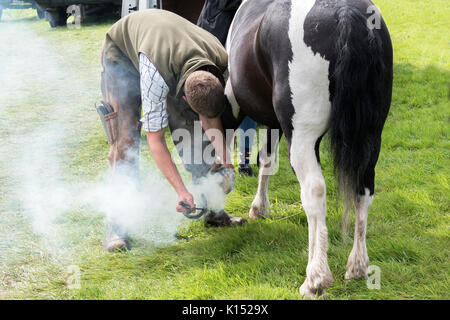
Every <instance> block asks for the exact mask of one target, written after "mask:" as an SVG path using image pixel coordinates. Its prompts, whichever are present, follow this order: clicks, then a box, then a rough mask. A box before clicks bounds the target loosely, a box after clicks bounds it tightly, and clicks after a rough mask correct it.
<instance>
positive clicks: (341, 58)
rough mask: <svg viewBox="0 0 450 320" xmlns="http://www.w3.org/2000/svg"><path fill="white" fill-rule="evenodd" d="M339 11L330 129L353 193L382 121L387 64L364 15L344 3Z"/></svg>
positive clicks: (342, 180) (344, 185) (343, 183)
mask: <svg viewBox="0 0 450 320" xmlns="http://www.w3.org/2000/svg"><path fill="white" fill-rule="evenodd" d="M337 16H338V24H337V30H336V32H337V33H336V34H337V39H336V48H335V49H336V52H337V57H336V63H335V67H334V70H332V79H331V80H332V86H333V87H334V91H333V95H332V108H331V117H330V119H331V120H330V127H329V133H330V141H331V149H332V153H333V156H334V167H335V170H336V171H337V174H338V178H339V186H340V189H341V190H342V189H343V191H344V193H345V194H346V197H352V196H354V195H356V194H357V193H358V192H360V190H362V189H361V188H362V184H363V179H364V174H365V172H366V170H367V169H368V167H369V165H370V162H371V158H372V157H373V156H374V150H375V148H377V147H376V146H377V144H378V143H379V139H380V134H381V130H382V127H383V124H384V120H383V114H382V113H383V111H382V107H381V97H382V96H383V94H384V93H383V83H384V81H383V77H384V75H385V65H384V62H383V54H382V46H381V40H380V38H379V37H377V35H376V33H375V32H374V31H375V30H370V28H368V27H367V18H366V17H365V16H364V14H362V13H361V12H360V11H358V10H357V9H356V8H354V7H351V6H344V7H342V8H340V9H339V10H338V12H337ZM347 200H348V199H347Z"/></svg>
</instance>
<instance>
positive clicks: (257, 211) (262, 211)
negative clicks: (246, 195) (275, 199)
mask: <svg viewBox="0 0 450 320" xmlns="http://www.w3.org/2000/svg"><path fill="white" fill-rule="evenodd" d="M267 208H268V206H267V207H265V206H264V207H258V206H254V205H252V207H251V208H250V211H249V213H248V216H249V217H250V219H254V220H257V219H262V218H266V217H268V216H269V209H267Z"/></svg>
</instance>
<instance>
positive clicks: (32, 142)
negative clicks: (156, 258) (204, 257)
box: [0, 23, 225, 261]
mask: <svg viewBox="0 0 450 320" xmlns="http://www.w3.org/2000/svg"><path fill="white" fill-rule="evenodd" d="M0 43H2V44H7V46H6V47H5V46H4V45H2V47H0V70H1V72H0V83H1V85H2V89H1V91H0V135H1V140H0V155H1V157H0V180H1V187H0V188H1V189H0V226H1V227H2V229H3V230H6V229H14V230H16V231H13V232H11V233H8V235H4V234H2V235H0V252H1V251H3V250H2V249H3V248H1V246H2V244H3V243H6V241H5V239H6V237H8V240H9V241H8V242H10V241H11V239H12V238H14V242H15V245H16V246H17V245H18V243H20V241H22V240H21V234H22V233H26V232H27V230H32V232H33V234H34V235H35V236H36V237H37V238H38V239H39V240H40V241H41V245H43V246H44V247H45V248H46V249H47V250H48V252H49V253H50V254H51V255H52V256H53V257H54V258H55V259H58V260H60V261H66V260H72V259H73V254H74V252H73V251H74V250H73V249H74V247H76V243H77V242H82V241H83V238H84V237H86V236H91V235H92V232H94V233H95V232H97V233H98V229H95V228H93V227H92V226H90V225H88V224H86V223H80V222H79V221H82V220H83V219H84V220H86V219H88V220H89V219H91V220H90V221H102V224H103V227H104V225H105V224H106V222H107V221H108V220H114V221H116V222H119V223H120V224H121V225H123V226H125V227H126V228H127V229H128V231H129V234H130V236H132V237H134V238H137V239H144V240H146V241H148V242H151V244H152V245H157V246H158V245H162V244H166V243H168V242H171V241H174V240H175V234H176V232H177V230H178V228H179V227H180V226H181V225H182V224H183V223H187V219H186V218H184V217H183V216H182V214H180V213H177V212H175V204H176V199H177V197H176V194H175V192H174V191H173V190H172V188H171V187H170V186H169V184H168V183H167V181H166V180H165V179H163V178H162V177H161V175H160V174H159V172H157V171H155V170H156V169H155V168H154V167H153V168H152V167H151V166H149V165H148V164H145V163H144V164H143V165H141V177H142V179H141V182H140V184H139V185H137V184H136V183H135V181H133V180H132V179H130V178H129V177H128V176H127V175H120V176H117V175H116V176H114V177H112V176H111V172H110V171H109V169H108V165H107V163H106V162H107V160H106V155H107V150H106V148H105V153H104V160H103V161H104V162H103V163H102V164H100V165H99V164H93V165H92V166H93V168H94V169H92V168H85V167H84V166H86V163H88V161H86V160H84V161H81V162H77V159H78V157H80V152H84V153H86V152H87V151H86V150H85V149H86V148H84V147H83V146H84V145H85V144H86V143H88V142H89V141H90V140H89V139H90V138H92V136H93V133H92V132H98V130H100V127H101V125H100V121H99V120H98V116H97V113H96V111H95V110H94V108H93V103H94V102H95V101H99V99H100V98H101V97H100V66H97V65H96V66H95V67H93V66H92V65H90V64H89V63H87V62H85V61H83V59H82V58H81V57H82V56H83V55H82V54H80V52H77V50H76V49H74V48H71V50H70V52H69V51H67V50H66V49H65V48H64V47H63V45H58V44H54V43H49V42H48V40H46V39H44V38H42V37H40V36H39V34H38V33H36V32H35V31H34V30H32V29H30V28H29V27H28V25H26V23H23V24H22V23H13V24H8V23H2V25H1V28H0ZM99 50H100V45H99ZM68 61H70V63H68ZM105 141H106V137H105ZM88 156H89V155H88ZM83 157H86V155H83ZM93 158H94V159H95V156H93ZM141 162H142V161H141ZM80 163H81V164H80ZM95 168H98V173H97V174H86V173H85V171H88V172H95ZM217 179H220V177H215V178H213V179H204V180H202V181H200V183H199V184H196V185H194V186H192V188H190V187H188V189H189V190H190V191H191V192H192V193H193V194H194V197H195V199H196V202H197V205H198V206H200V205H203V204H201V200H200V194H202V193H204V194H205V195H206V197H207V198H208V207H209V208H212V209H214V210H217V209H223V207H224V203H225V195H224V194H223V192H221V189H220V187H219V183H220V181H219V180H217ZM217 211H220V210H217ZM11 213H13V214H14V215H16V216H20V219H16V220H14V219H13V216H12V215H11ZM22 218H23V219H22ZM96 218H97V220H96ZM17 221H18V222H17ZM2 224H3V225H2ZM12 224H15V225H14V226H12ZM17 224H19V225H17ZM84 228H86V229H84ZM103 229H104V228H103ZM14 232H16V233H14ZM103 236H104V235H103V234H101V235H99V234H96V237H98V238H100V237H101V238H103ZM5 252H7V254H8V253H9V254H12V251H11V250H10V251H8V249H7V248H5V251H3V253H2V254H3V255H4V254H5ZM0 258H1V257H0ZM0 261H2V259H0ZM3 261H5V260H4V259H3Z"/></svg>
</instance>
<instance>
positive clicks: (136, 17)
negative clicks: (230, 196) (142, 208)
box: [102, 9, 234, 251]
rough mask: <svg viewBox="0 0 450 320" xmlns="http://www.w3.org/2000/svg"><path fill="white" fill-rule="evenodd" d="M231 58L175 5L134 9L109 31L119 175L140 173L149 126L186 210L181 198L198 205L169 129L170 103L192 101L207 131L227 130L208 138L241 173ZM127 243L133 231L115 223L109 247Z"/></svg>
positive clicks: (105, 89) (108, 73)
mask: <svg viewBox="0 0 450 320" xmlns="http://www.w3.org/2000/svg"><path fill="white" fill-rule="evenodd" d="M227 59H228V57H227V53H226V51H225V49H224V48H223V46H222V45H221V43H220V42H219V40H217V38H216V37H214V36H213V35H211V34H210V33H208V32H207V31H205V30H203V29H201V28H199V27H197V26H195V25H194V24H192V23H190V22H189V21H187V20H185V19H183V18H182V17H180V16H177V15H176V14H174V13H171V12H169V11H164V10H157V9H149V10H144V11H138V12H135V13H132V14H130V15H128V16H126V17H125V18H123V19H121V20H119V21H118V22H116V23H115V24H114V25H113V26H112V27H111V28H110V29H109V30H108V32H107V34H106V39H105V43H104V46H103V52H102V65H103V73H102V93H103V99H104V101H103V105H102V110H103V114H104V117H103V119H102V120H103V122H104V125H105V129H106V132H107V135H108V140H109V143H110V144H111V149H110V153H109V156H108V158H109V161H110V164H111V166H112V167H113V169H114V171H115V172H116V173H117V172H119V173H120V171H122V173H123V174H129V172H130V168H131V172H132V175H136V177H135V178H137V175H138V173H137V171H138V161H139V137H140V130H141V127H142V129H144V131H146V132H147V142H148V145H149V148H150V151H151V153H152V155H153V157H154V160H155V162H156V164H157V166H158V168H159V170H160V171H161V172H162V174H163V175H164V176H165V177H166V178H167V180H168V181H169V182H170V184H171V185H172V186H173V188H174V189H175V191H176V192H177V194H178V201H177V206H176V210H177V211H179V212H185V211H186V209H185V207H183V206H180V205H179V203H180V202H181V201H183V202H185V203H187V204H188V205H189V206H190V207H191V208H195V204H194V199H193V196H192V194H191V193H190V192H189V191H188V190H187V188H186V186H185V185H184V183H183V181H182V179H181V177H180V174H179V172H178V170H177V167H176V166H175V164H174V162H173V161H172V159H171V155H170V153H169V150H168V149H167V145H166V141H165V137H164V134H165V130H166V127H167V126H168V125H169V122H170V117H169V115H170V106H175V108H174V109H173V111H172V112H173V113H177V112H178V111H180V110H176V109H177V107H176V106H177V105H182V104H186V103H187V104H189V106H190V108H191V109H192V110H193V111H195V113H196V114H198V118H199V120H200V121H201V125H202V128H203V130H204V131H205V132H206V134H207V135H208V129H218V130H219V131H220V132H222V139H211V137H209V138H210V140H211V143H212V145H213V147H214V150H215V155H216V161H217V163H218V165H219V167H222V168H230V169H232V170H233V171H232V172H233V174H234V168H233V165H232V164H231V161H230V156H229V154H228V151H227V148H226V143H225V139H224V138H223V137H225V136H224V135H223V128H222V124H221V120H220V115H221V113H222V111H223V110H224V103H225V101H224V100H225V97H224V87H223V79H222V74H223V72H225V70H226V68H227ZM168 101H169V108H168ZM141 105H142V116H141ZM182 120H183V119H182ZM183 121H184V120H183ZM216 168H217V165H216ZM124 214H126V213H124ZM230 224H232V223H230ZM125 247H128V243H127V235H126V231H125V230H121V228H120V227H118V226H115V225H114V224H110V226H109V232H108V237H107V241H106V248H107V249H108V250H109V251H112V250H114V249H121V248H125Z"/></svg>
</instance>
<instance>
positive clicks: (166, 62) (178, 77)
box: [105, 9, 228, 96]
mask: <svg viewBox="0 0 450 320" xmlns="http://www.w3.org/2000/svg"><path fill="white" fill-rule="evenodd" d="M109 40H112V41H113V42H114V44H115V45H116V46H118V47H119V49H120V50H121V51H122V52H123V53H124V54H125V55H126V56H127V57H128V58H129V59H130V60H131V62H132V63H133V65H134V67H135V68H136V70H139V53H143V54H145V55H146V56H147V57H148V58H149V59H150V60H151V61H152V63H153V64H154V65H155V67H156V68H157V69H158V71H159V73H160V74H161V75H162V77H163V78H164V81H165V82H166V84H167V85H168V87H169V89H170V92H169V94H170V95H172V96H179V94H180V93H181V90H182V88H183V85H184V82H185V81H186V79H187V77H188V76H189V75H190V74H191V73H192V72H193V71H195V70H197V69H199V68H201V67H205V66H212V67H215V68H217V69H218V71H219V72H220V74H222V73H223V72H225V70H226V68H227V64H228V56H227V52H226V51H225V49H224V47H223V46H222V44H221V43H220V42H219V40H218V39H217V38H216V37H215V36H213V35H212V34H210V33H209V32H207V31H205V30H203V29H202V28H200V27H197V26H196V25H194V24H193V23H191V22H189V21H188V20H186V19H184V18H182V17H180V16H178V15H176V14H174V13H172V12H170V11H165V10H160V9H148V10H143V11H138V12H135V13H132V14H130V15H128V16H126V17H124V18H122V19H120V20H119V21H117V22H116V23H115V24H114V25H113V26H112V27H111V28H110V29H109V30H108V32H107V37H106V40H105V41H109Z"/></svg>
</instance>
